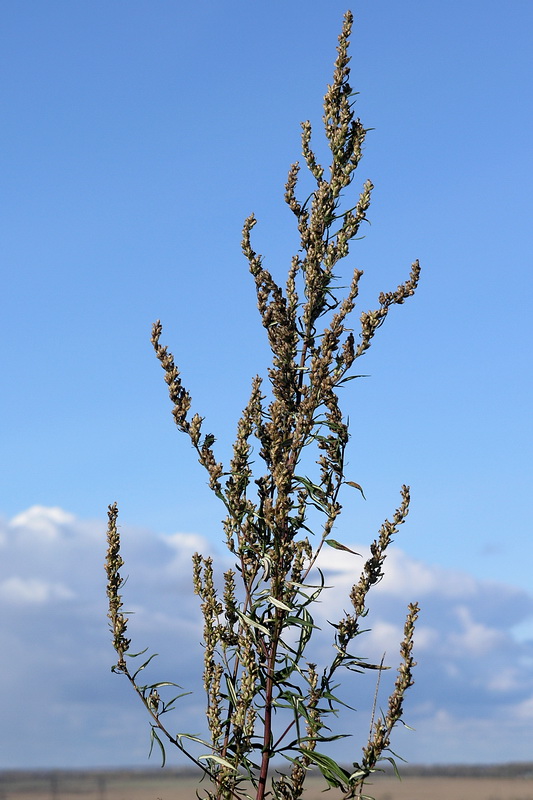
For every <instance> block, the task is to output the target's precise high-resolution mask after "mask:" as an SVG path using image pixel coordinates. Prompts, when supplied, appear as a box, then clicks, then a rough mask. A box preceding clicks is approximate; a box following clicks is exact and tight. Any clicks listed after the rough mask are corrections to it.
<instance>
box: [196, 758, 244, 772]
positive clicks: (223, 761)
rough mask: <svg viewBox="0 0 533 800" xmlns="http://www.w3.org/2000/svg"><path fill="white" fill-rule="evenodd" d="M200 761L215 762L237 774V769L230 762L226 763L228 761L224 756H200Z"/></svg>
mask: <svg viewBox="0 0 533 800" xmlns="http://www.w3.org/2000/svg"><path fill="white" fill-rule="evenodd" d="M198 760H199V761H202V760H204V761H215V762H216V763H217V764H221V765H222V766H223V767H228V769H231V770H233V772H236V769H235V767H234V765H233V764H231V763H230V762H229V761H226V759H225V758H222V756H215V755H210V754H208V755H204V756H198Z"/></svg>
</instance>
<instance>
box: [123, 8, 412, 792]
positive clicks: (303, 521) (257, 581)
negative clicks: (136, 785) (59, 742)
mask: <svg viewBox="0 0 533 800" xmlns="http://www.w3.org/2000/svg"><path fill="white" fill-rule="evenodd" d="M351 26H352V15H351V13H350V12H348V13H347V14H346V15H345V18H344V25H343V29H342V33H341V35H340V37H339V46H338V49H337V59H336V62H335V71H334V75H333V82H332V84H331V86H328V90H327V93H326V96H325V98H324V116H323V122H324V129H325V135H326V138H327V140H328V143H329V149H330V152H331V163H330V165H329V174H328V176H327V177H326V170H325V169H324V167H323V166H322V165H320V164H319V163H318V161H317V157H316V155H315V152H314V151H313V149H312V146H311V137H312V130H311V124H310V123H309V122H304V123H303V124H302V152H303V158H304V161H305V164H306V166H307V168H308V170H309V172H310V174H311V176H312V179H313V181H314V183H315V184H316V188H315V189H314V191H313V192H312V193H311V195H310V196H309V197H308V198H307V200H305V202H303V203H302V202H300V201H299V200H298V199H297V196H296V188H297V185H298V178H299V169H300V167H299V164H298V163H295V164H293V165H292V166H291V168H290V170H289V175H288V179H287V183H286V187H285V201H286V203H287V205H288V206H289V208H290V210H291V211H292V213H293V214H294V215H295V217H296V220H297V226H298V231H299V235H300V249H299V251H298V254H297V255H295V256H294V257H293V258H292V262H291V266H290V269H289V273H288V278H287V282H286V285H285V287H282V286H280V285H279V284H278V283H277V282H276V281H275V280H274V278H273V276H272V275H271V273H270V272H269V271H268V270H267V269H266V268H265V267H264V265H263V259H262V257H261V256H260V255H258V254H257V253H256V252H255V251H254V249H253V247H252V243H251V232H252V229H253V227H254V225H255V224H256V219H255V217H254V216H253V215H251V216H250V217H248V218H247V219H246V221H245V223H244V228H243V234H242V250H243V253H244V255H245V257H246V259H247V261H248V264H249V269H250V272H251V274H252V276H253V278H254V280H255V286H256V292H257V304H258V308H259V313H260V315H261V321H262V324H263V326H264V328H265V329H266V332H267V336H268V341H269V344H270V348H271V351H272V364H271V366H270V368H269V370H268V379H269V388H268V390H263V382H262V380H261V378H260V377H258V376H257V377H255V378H254V380H253V382H252V389H251V394H250V399H249V401H248V403H247V405H246V407H245V408H244V411H243V413H242V416H241V418H240V420H239V422H238V426H237V436H236V440H235V444H234V447H233V455H232V458H231V461H230V464H229V466H228V468H225V467H224V466H223V464H222V463H220V462H219V461H217V459H216V457H215V454H214V449H213V448H214V444H215V437H214V436H213V435H212V434H211V433H207V434H206V433H205V432H204V431H203V423H204V419H203V417H201V416H200V415H199V414H197V413H195V414H194V415H192V416H191V413H190V410H191V405H192V402H191V397H190V395H189V393H188V392H187V391H186V390H185V388H184V387H183V385H182V382H181V378H180V374H179V371H178V369H177V367H176V365H175V363H174V358H173V356H172V354H171V353H169V351H168V350H167V348H166V347H164V346H162V345H161V344H160V338H161V333H162V327H161V323H160V322H156V324H155V325H154V327H153V333H152V343H153V346H154V349H155V352H156V355H157V358H158V359H159V361H160V363H161V366H162V367H163V370H164V373H165V381H166V383H167V385H168V389H169V394H170V399H171V402H172V406H173V409H172V413H173V416H174V419H175V422H176V425H177V427H178V429H179V430H180V431H182V432H183V433H185V434H187V435H188V436H189V438H190V441H191V443H192V445H193V447H194V449H195V450H196V453H197V456H198V460H199V462H200V463H201V464H202V466H203V467H204V468H205V469H206V471H207V473H208V476H209V485H210V487H211V489H212V490H213V491H214V492H215V494H216V495H217V496H218V497H219V498H220V500H221V501H222V502H223V504H224V506H225V513H226V516H225V519H224V521H223V526H224V532H225V536H226V542H227V546H228V548H229V551H230V552H231V554H232V555H233V557H234V560H235V568H234V569H230V570H228V571H226V573H225V574H224V576H223V584H222V587H223V588H222V590H221V591H220V590H219V589H217V585H216V580H215V576H214V572H213V563H212V560H211V558H208V557H203V556H202V555H200V554H195V556H194V559H193V585H194V591H195V593H196V594H197V595H198V596H199V598H200V600H201V609H202V613H203V619H204V632H203V638H204V671H203V679H204V688H205V692H206V696H207V715H206V716H207V725H208V736H209V738H208V739H206V740H205V741H204V742H203V744H204V745H205V748H206V751H207V754H205V755H203V756H200V757H198V758H196V757H195V756H192V755H190V754H189V757H190V758H191V759H192V760H193V761H195V763H196V764H197V765H198V767H199V768H200V769H201V770H203V772H204V773H205V774H207V775H208V777H209V778H210V780H211V782H212V791H206V796H207V797H208V798H217V800H222V798H224V799H225V798H230V797H255V798H256V800H263V798H264V797H265V795H266V793H267V792H269V793H271V794H272V796H273V797H274V798H277V799H280V800H281V799H284V800H297V798H299V797H301V795H302V793H303V791H304V782H305V777H306V775H307V774H308V772H309V771H310V769H313V768H314V769H315V770H316V769H317V768H318V770H320V772H321V773H322V774H323V776H324V778H325V780H326V782H327V784H328V785H329V786H330V787H336V788H337V789H338V790H340V792H341V793H342V795H343V796H345V797H362V794H361V792H362V790H363V785H364V782H365V779H366V778H367V777H368V776H369V775H370V774H371V773H372V772H373V771H374V770H375V769H376V765H377V764H378V762H379V761H380V759H381V758H382V757H383V753H384V752H385V751H386V750H387V749H388V748H389V744H390V736H391V732H392V729H393V727H394V725H395V724H396V723H397V722H398V721H399V720H400V719H401V717H402V713H403V699H404V695H405V692H406V690H407V689H408V688H409V686H411V684H412V682H413V679H412V667H413V666H414V661H413V659H412V642H413V630H414V624H415V620H416V618H417V614H418V607H417V606H416V605H411V606H409V610H408V615H407V621H406V625H405V635H404V640H403V642H402V645H401V657H402V664H401V666H400V668H399V672H398V678H397V680H396V684H395V687H394V691H393V693H392V694H391V697H390V698H389V703H388V711H387V713H386V714H385V715H384V717H383V719H379V720H378V721H377V722H375V724H374V725H373V728H372V731H371V735H370V739H369V741H368V743H367V744H366V746H365V747H364V748H363V754H362V758H361V761H360V763H359V762H357V761H354V763H353V768H352V769H351V770H346V769H345V768H344V767H341V766H340V765H339V764H338V763H337V762H336V761H335V760H334V759H333V758H331V757H330V756H329V755H327V754H326V753H325V752H323V750H324V747H322V746H323V745H325V746H326V747H325V749H327V743H328V742H331V741H333V740H335V739H337V738H339V737H340V735H339V734H337V735H335V734H333V733H332V732H331V731H330V728H329V726H328V722H329V721H330V719H331V716H332V715H334V714H335V713H336V711H337V709H338V706H339V704H340V701H339V700H338V699H337V697H336V696H335V689H336V686H337V684H336V683H334V681H335V680H337V679H338V672H339V671H340V670H345V675H346V674H347V672H346V671H351V672H361V671H362V670H365V669H376V670H378V674H379V671H380V670H381V669H382V668H383V667H382V665H373V664H368V663H367V662H366V661H363V660H361V659H360V658H357V657H355V656H354V655H352V654H351V653H350V648H351V646H352V644H353V642H354V639H355V638H356V637H357V636H358V635H359V634H360V633H361V630H360V620H361V618H363V617H365V616H366V614H367V606H366V602H367V595H368V592H369V590H370V589H371V587H372V586H373V585H375V584H376V583H377V582H378V581H380V580H381V578H382V577H383V565H384V560H385V556H386V551H387V548H388V546H389V544H390V543H391V540H392V537H393V536H394V535H395V534H396V533H397V531H398V528H399V526H400V525H401V524H402V523H403V522H404V520H405V518H406V516H407V513H408V509H409V489H408V487H406V486H404V487H403V488H402V501H401V504H400V506H399V508H398V509H397V511H396V512H395V514H394V517H393V519H392V522H390V521H388V520H386V521H385V522H384V523H383V526H382V528H381V530H380V531H379V535H378V537H377V539H376V540H375V541H374V542H373V544H372V545H371V555H370V558H369V559H368V560H367V562H366V563H365V565H364V567H363V569H362V572H361V576H360V578H359V580H358V582H357V583H355V585H354V586H353V587H352V590H351V593H350V600H351V603H352V606H353V612H352V613H350V614H347V613H344V616H342V617H341V618H340V619H339V621H338V622H337V623H335V624H333V625H332V627H333V629H334V641H333V654H332V659H331V663H329V664H328V665H327V666H321V667H319V666H318V665H317V664H315V663H311V662H310V661H308V660H307V658H308V657H307V655H306V648H307V646H308V643H309V641H310V639H311V637H312V634H313V631H314V629H315V626H314V623H313V617H312V610H313V604H314V603H315V602H316V601H317V599H318V598H319V596H320V594H321V592H322V591H323V590H324V585H323V580H322V575H321V573H320V571H319V570H318V569H317V559H318V558H319V555H320V552H321V550H322V548H323V547H324V545H328V546H331V547H334V548H337V549H341V550H344V551H348V552H351V551H349V548H347V547H346V546H345V545H342V544H340V543H339V542H337V541H336V540H335V539H332V538H331V534H332V531H333V528H334V525H335V523H336V521H337V519H338V517H339V514H340V513H341V510H342V506H341V503H340V499H339V498H340V493H341V489H342V487H343V486H348V487H351V488H355V489H357V490H358V491H360V492H361V494H362V489H361V486H360V485H359V484H358V483H356V482H355V481H353V480H347V478H346V472H345V461H344V459H345V451H346V447H347V445H348V441H349V432H348V425H347V422H346V421H345V419H344V417H343V414H342V411H341V409H340V407H339V398H338V389H339V387H340V386H342V385H343V384H344V383H346V382H347V381H349V380H351V379H352V378H354V377H357V376H355V375H353V374H351V369H352V367H353V364H354V362H355V360H356V359H357V358H359V357H360V356H361V355H363V353H364V352H365V351H366V350H367V349H368V348H369V347H370V344H371V342H372V339H373V337H374V335H375V333H376V331H377V329H378V328H379V327H380V326H381V325H382V324H383V322H384V320H385V317H386V316H387V314H388V311H389V309H390V308H391V306H393V305H400V304H402V303H403V302H404V300H405V299H406V298H407V297H410V296H411V295H412V294H413V293H414V291H415V289H416V287H417V283H418V278H419V271H420V270H419V265H418V262H415V263H414V264H413V265H412V267H411V273H410V276H409V278H408V280H407V281H406V282H405V283H403V284H402V285H400V286H399V287H398V288H397V289H396V290H395V291H393V292H388V293H382V294H380V296H379V298H378V304H379V305H378V307H377V308H376V309H374V310H371V311H364V312H363V313H362V314H361V315H360V334H359V340H358V341H356V338H355V335H354V332H353V329H352V328H351V327H350V326H349V317H350V315H351V313H352V312H353V310H354V307H355V303H356V299H357V295H358V290H359V282H360V279H361V277H362V274H363V273H362V272H361V271H360V270H357V269H356V270H355V271H354V272H353V276H352V279H351V282H350V285H349V288H348V290H347V294H346V296H345V297H344V298H340V297H339V296H338V287H337V276H336V275H335V274H334V270H335V268H336V265H337V264H338V262H339V261H340V260H341V259H343V258H345V257H346V256H347V255H348V253H349V248H350V243H351V241H352V240H353V239H354V237H356V235H357V233H358V231H359V228H360V226H361V223H362V222H364V221H365V220H366V214H367V211H368V208H369V204H370V196H371V191H372V188H373V187H372V184H371V182H370V181H366V182H365V183H364V185H363V188H362V191H361V193H360V195H359V198H358V200H357V202H356V203H355V205H353V206H352V207H350V208H348V209H347V210H342V202H343V199H344V194H345V191H346V190H347V189H348V188H349V187H350V184H351V182H352V180H353V177H354V171H355V170H356V168H357V166H358V164H359V161H360V159H361V154H362V146H363V142H364V139H365V135H366V131H365V129H364V128H363V126H362V124H361V122H360V120H359V119H357V118H355V116H354V113H353V106H354V93H353V92H352V89H351V87H350V84H349V74H350V73H349V66H348V64H349V60H350V59H349V56H348V45H349V36H350V32H351ZM321 320H322V324H321V325H320V326H319V322H320V321H321ZM254 446H255V450H256V451H257V452H258V454H259V459H260V464H262V467H261V468H260V470H259V471H257V469H258V468H257V465H256V464H254V462H253V460H252V454H253V450H254ZM313 450H314V451H315V456H314V461H315V463H316V465H317V467H318V470H317V477H315V478H310V477H308V476H307V475H305V474H303V473H304V471H305V469H307V466H304V464H305V465H308V464H309V463H311V462H310V460H309V457H308V454H309V452H310V451H313ZM259 459H257V455H256V462H257V461H258V460H259ZM254 470H255V471H254ZM116 516H117V509H116V506H113V507H111V508H110V512H109V551H108V558H107V573H108V581H109V583H108V596H109V603H110V605H109V608H110V611H109V616H110V619H111V627H112V630H113V635H114V640H113V641H114V646H115V649H116V651H117V654H118V663H117V665H116V669H117V670H118V671H120V672H122V673H124V674H126V676H127V677H128V678H129V679H130V681H131V682H132V684H133V685H134V687H135V688H136V690H137V692H138V693H139V694H140V696H141V698H142V700H143V702H144V703H145V705H146V707H147V709H148V710H149V712H150V713H151V715H152V737H153V741H154V740H155V741H157V742H158V744H159V745H160V746H161V749H162V750H163V752H164V748H163V744H162V741H161V737H163V739H164V738H165V737H166V738H167V739H168V740H169V741H170V742H172V743H173V744H177V746H178V747H179V748H180V749H181V750H182V751H183V752H185V746H184V744H183V740H184V739H186V738H187V737H186V736H185V735H184V734H180V736H179V737H176V736H173V735H172V734H171V733H169V731H168V727H166V726H165V725H164V724H163V722H162V721H161V716H162V714H164V713H165V712H166V711H168V710H169V709H170V706H171V703H172V702H173V701H170V703H167V704H166V705H165V704H164V703H163V702H162V700H161V698H160V695H159V693H158V689H159V688H161V686H163V685H166V684H163V683H157V684H150V685H147V686H138V685H137V683H136V677H137V675H138V673H139V672H140V671H141V670H142V669H144V667H145V666H146V665H147V664H148V663H149V661H150V659H148V661H146V662H144V664H142V666H141V667H140V668H139V669H138V670H137V672H135V673H134V674H131V673H130V671H129V669H128V666H127V663H126V661H125V655H126V654H127V651H128V647H129V640H127V639H126V638H125V632H126V620H125V617H124V615H123V614H122V613H121V607H122V602H121V598H120V595H119V589H120V587H121V585H122V581H121V578H120V574H119V569H120V567H121V566H122V559H121V557H120V554H119V539H118V533H117V528H116ZM310 533H312V534H313V538H310V537H309V534H310ZM317 576H318V578H317ZM188 738H190V739H192V738H194V737H188ZM195 741H198V739H195ZM280 756H281V757H284V758H286V759H287V760H288V762H289V765H290V769H289V772H288V773H287V774H280V773H278V774H277V775H276V776H275V777H271V775H270V773H271V765H272V760H273V758H274V757H280ZM250 787H252V788H250ZM268 787H270V788H268ZM251 792H252V793H251Z"/></svg>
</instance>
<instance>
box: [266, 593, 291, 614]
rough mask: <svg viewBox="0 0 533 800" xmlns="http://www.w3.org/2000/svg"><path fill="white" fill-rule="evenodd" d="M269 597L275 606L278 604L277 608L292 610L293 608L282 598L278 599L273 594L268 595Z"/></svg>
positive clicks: (269, 600)
mask: <svg viewBox="0 0 533 800" xmlns="http://www.w3.org/2000/svg"><path fill="white" fill-rule="evenodd" d="M267 599H268V602H269V603H272V605H273V606H276V608H280V609H281V610H282V611H291V610H292V609H291V608H290V607H289V606H288V605H286V604H285V603H282V602H281V600H276V598H275V597H272V595H271V594H269V595H268V598H267Z"/></svg>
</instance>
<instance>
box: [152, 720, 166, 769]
mask: <svg viewBox="0 0 533 800" xmlns="http://www.w3.org/2000/svg"><path fill="white" fill-rule="evenodd" d="M154 742H157V744H158V745H159V748H160V750H161V759H162V764H161V769H163V767H164V766H165V764H166V761H167V755H166V753H165V748H164V747H163V742H162V741H161V739H160V738H159V736H158V735H157V733H156V732H155V729H154V728H152V732H151V734H150V752H149V753H148V758H150V756H151V755H152V750H153V749H154Z"/></svg>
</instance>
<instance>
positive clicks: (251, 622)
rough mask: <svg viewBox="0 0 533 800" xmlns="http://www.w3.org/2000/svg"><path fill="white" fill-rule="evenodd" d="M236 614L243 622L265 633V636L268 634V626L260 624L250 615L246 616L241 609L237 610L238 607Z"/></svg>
mask: <svg viewBox="0 0 533 800" xmlns="http://www.w3.org/2000/svg"><path fill="white" fill-rule="evenodd" d="M237 616H238V617H239V618H240V619H242V620H243V622H245V623H246V624H247V625H249V626H250V627H252V628H258V629H259V630H260V631H262V633H266V635H267V636H268V635H269V634H270V631H269V630H268V628H265V626H264V625H261V623H260V622H257V620H255V619H252V618H251V617H248V616H246V614H243V612H242V611H239V609H237Z"/></svg>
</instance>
